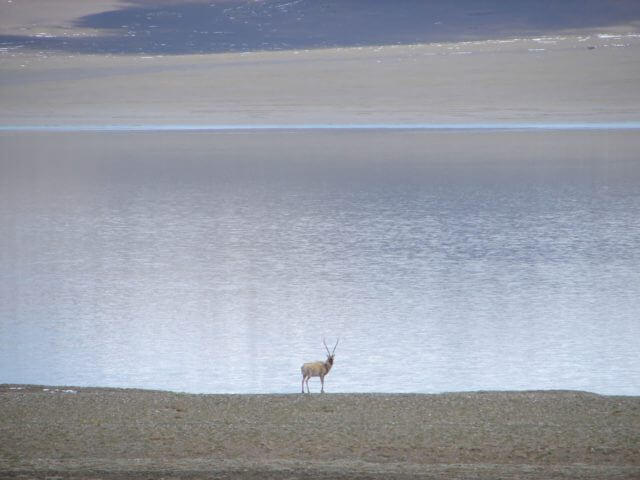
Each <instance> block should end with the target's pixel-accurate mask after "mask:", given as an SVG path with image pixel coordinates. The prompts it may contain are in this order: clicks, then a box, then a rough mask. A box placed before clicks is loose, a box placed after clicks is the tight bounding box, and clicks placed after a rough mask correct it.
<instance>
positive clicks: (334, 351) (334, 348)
mask: <svg viewBox="0 0 640 480" xmlns="http://www.w3.org/2000/svg"><path fill="white" fill-rule="evenodd" d="M339 341H340V338H338V340H336V344H335V346H334V347H333V352H331V355H333V354H334V353H336V347H337V346H338V342H339Z"/></svg>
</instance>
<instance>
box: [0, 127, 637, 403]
mask: <svg viewBox="0 0 640 480" xmlns="http://www.w3.org/2000/svg"><path fill="white" fill-rule="evenodd" d="M639 144H640V141H638V140H636V139H635V137H634V134H633V133H628V132H627V133H624V132H598V133H593V132H591V133H588V132H563V133H549V132H546V133H514V132H510V133H509V132H508V133H498V132H491V133H486V132H485V133H469V132H467V133H425V132H404V133H398V132H384V133H381V132H366V133H363V132H360V133H358V132H352V133H349V132H338V133H337V132H333V133H332V132H306V133H300V132H298V133H286V132H280V133H248V132H245V133H238V134H221V133H217V134H211V133H206V134H205V133H200V134H192V133H191V134H190V133H185V132H183V133H173V134H172V133H166V132H163V133H153V134H152V133H139V134H130V133H128V134H117V133H111V134H109V133H91V134H90V133H76V134H63V133H49V134H44V133H40V134H26V133H12V134H9V133H5V134H2V136H1V137H0V146H1V147H2V148H1V149H0V159H1V160H0V177H1V178H0V187H1V191H0V221H1V223H0V226H1V228H2V230H1V237H0V241H1V242H2V243H1V244H0V261H1V263H0V316H1V318H0V342H2V343H1V344H0V347H1V348H0V383H2V382H4V383H44V384H71V385H105V386H131V387H143V388H161V389H171V390H184V391H191V392H296V391H298V389H299V385H300V384H299V382H300V371H299V366H300V364H301V363H303V362H304V361H310V360H316V359H323V358H324V347H323V346H322V339H323V337H326V338H327V342H328V343H332V342H334V341H335V338H336V337H338V336H339V337H340V338H341V341H340V345H339V347H338V350H337V352H336V363H335V367H334V370H332V372H331V373H330V375H329V376H328V377H327V381H326V389H327V391H329V392H338V391H340V392H344V391H387V392H439V391H452V390H477V389H539V388H545V389H546V388H563V389H564V388H566V389H583V390H591V391H596V392H601V393H618V394H636V395H637V394H640V357H638V354H637V352H638V349H637V339H638V338H640V321H639V318H638V312H640V300H639V295H638V292H640V161H639V160H640V159H638V158H637V155H636V154H635V152H636V151H638V150H637V148H638V146H640V145H639ZM313 383H314V380H312V382H311V387H312V390H314V387H315V390H316V391H317V390H319V382H317V383H316V384H315V385H314V384H313Z"/></svg>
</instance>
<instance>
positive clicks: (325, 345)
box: [322, 338, 331, 355]
mask: <svg viewBox="0 0 640 480" xmlns="http://www.w3.org/2000/svg"><path fill="white" fill-rule="evenodd" d="M322 343H324V348H326V349H327V353H328V354H329V355H331V352H330V351H329V347H327V342H325V341H324V338H323V339H322Z"/></svg>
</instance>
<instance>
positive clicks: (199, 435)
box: [0, 385, 640, 479]
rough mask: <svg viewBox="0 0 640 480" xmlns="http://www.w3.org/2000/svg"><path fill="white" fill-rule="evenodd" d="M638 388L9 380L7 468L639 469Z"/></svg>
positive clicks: (2, 447)
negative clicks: (245, 390) (422, 391)
mask: <svg viewBox="0 0 640 480" xmlns="http://www.w3.org/2000/svg"><path fill="white" fill-rule="evenodd" d="M639 432H640V397H606V396H600V395H595V394H591V393H583V392H570V391H542V392H540V391H538V392H475V393H450V394H438V395H414V394H407V395H393V394H326V395H319V394H315V395H300V394H297V395H191V394H180V393H171V392H159V391H142V390H119V389H103V388H75V387H44V386H26V385H1V386H0V436H1V437H2V438H3V440H2V442H0V477H1V478H25V479H27V478H47V477H48V478H95V479H98V478H133V479H138V478H140V479H142V478H278V479H280V478H283V479H284V478H312V479H315V478H327V479H328V478H403V479H404V478H407V479H408V478H445V479H446V478H473V479H484V478H487V479H489V478H505V479H508V478H526V479H534V478H541V479H542V478H545V479H549V478H553V479H555V478H593V479H604V478H606V479H618V478H619V479H623V478H624V479H632V478H640V433H639Z"/></svg>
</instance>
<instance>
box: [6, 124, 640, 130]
mask: <svg viewBox="0 0 640 480" xmlns="http://www.w3.org/2000/svg"><path fill="white" fill-rule="evenodd" d="M227 130H230V131H234V130H237V131H246V130H438V131H440V130H471V131H474V130H489V131H508V130H515V131H523V130H533V131H541V130H577V131H580V130H640V122H592V123H589V122H584V123H526V122H522V123H518V122H515V123H292V124H286V123H283V124H278V123H274V124H229V125H224V124H166V125H163V124H138V125H136V124H124V125H118V124H111V125H0V132H155V131H158V132H164V131H227Z"/></svg>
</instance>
